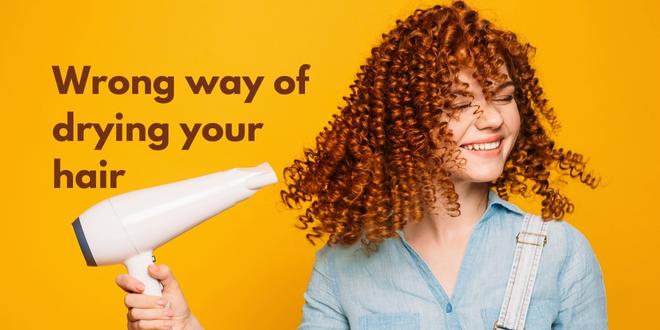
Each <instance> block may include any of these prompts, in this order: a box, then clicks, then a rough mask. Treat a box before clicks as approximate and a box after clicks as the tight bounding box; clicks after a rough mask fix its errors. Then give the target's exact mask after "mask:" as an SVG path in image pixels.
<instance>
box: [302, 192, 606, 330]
mask: <svg viewBox="0 0 660 330" xmlns="http://www.w3.org/2000/svg"><path fill="white" fill-rule="evenodd" d="M523 215H524V213H523V211H522V210H521V209H520V208H518V207H517V206H515V205H514V204H512V203H509V202H508V201H505V200H503V199H501V198H500V197H499V196H497V194H496V193H495V192H494V191H492V190H491V191H490V192H489V194H488V206H487V208H486V211H485V212H484V214H483V216H482V217H481V219H480V220H479V222H478V223H477V225H476V226H475V227H474V229H473V232H472V234H471V236H470V239H469V241H468V245H467V248H466V250H465V255H464V257H463V260H462V263H461V267H460V270H459V274H458V278H457V280H456V285H455V289H454V292H453V294H452V296H451V297H448V296H447V294H446V293H445V291H444V289H443V288H442V286H441V285H440V283H439V282H438V280H437V279H436V278H435V276H434V275H433V273H432V272H431V270H430V268H429V267H428V265H427V264H426V263H425V262H424V260H423V259H422V258H421V257H420V256H419V254H418V253H417V252H416V251H415V250H414V249H413V248H412V246H411V245H409V244H408V243H407V241H406V240H405V236H404V235H403V231H398V233H399V236H400V237H401V238H402V239H398V238H389V239H386V240H385V241H383V242H382V243H381V245H380V247H379V249H378V251H377V252H376V253H374V254H372V255H371V256H369V257H367V256H366V255H365V254H364V252H363V250H362V247H361V245H360V243H359V242H358V243H355V244H353V245H351V246H339V245H335V246H332V247H331V246H329V245H327V244H326V245H325V246H324V247H323V248H321V249H320V250H318V251H317V252H316V261H315V263H314V269H313V271H312V275H311V279H310V280H309V284H308V287H307V291H306V292H305V294H304V298H305V304H304V306H303V319H302V324H301V325H300V327H299V329H305V330H307V329H397V330H408V329H467V330H471V329H492V328H493V324H494V323H495V321H496V319H497V318H498V316H499V311H500V307H501V305H502V299H503V297H504V291H505V289H506V286H507V280H508V278H509V272H510V270H511V265H512V263H513V256H514V250H515V247H516V243H515V242H516V241H515V237H516V234H518V232H519V231H520V226H521V225H522V219H523ZM547 235H548V242H547V245H546V246H545V247H544V248H543V254H542V256H541V263H540V265H539V269H538V275H537V278H536V282H535V285H534V291H533V293H532V297H531V301H530V304H529V310H528V313H527V321H526V323H525V329H528V330H537V329H581V330H582V329H607V308H606V299H605V285H604V282H603V275H602V271H601V268H600V264H599V263H598V260H597V259H596V256H595V255H594V253H593V250H592V249H591V246H590V244H589V241H588V240H587V239H586V238H585V237H584V235H583V234H582V233H581V232H580V231H578V230H577V229H576V228H575V227H573V226H572V225H571V224H569V223H567V222H565V221H552V222H550V223H549V224H548V229H547Z"/></svg>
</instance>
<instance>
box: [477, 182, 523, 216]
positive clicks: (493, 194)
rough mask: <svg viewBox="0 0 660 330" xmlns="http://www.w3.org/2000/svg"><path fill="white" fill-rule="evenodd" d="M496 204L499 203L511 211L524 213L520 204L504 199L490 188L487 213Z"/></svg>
mask: <svg viewBox="0 0 660 330" xmlns="http://www.w3.org/2000/svg"><path fill="white" fill-rule="evenodd" d="M494 204H498V205H500V206H502V207H504V208H505V209H507V210H509V211H511V212H514V213H517V214H519V215H523V211H522V210H521V209H520V208H519V207H518V206H516V205H515V204H513V203H511V202H509V201H506V200H504V199H502V198H501V197H500V196H498V195H497V193H496V192H495V191H493V190H492V189H491V190H488V206H487V207H486V213H488V211H489V210H490V208H491V207H492V206H493V205H494ZM484 218H485V217H484Z"/></svg>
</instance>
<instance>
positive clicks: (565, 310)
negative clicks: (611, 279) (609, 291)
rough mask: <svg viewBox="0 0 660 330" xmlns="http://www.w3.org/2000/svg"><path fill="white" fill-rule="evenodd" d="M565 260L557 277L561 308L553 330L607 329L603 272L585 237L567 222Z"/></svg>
mask: <svg viewBox="0 0 660 330" xmlns="http://www.w3.org/2000/svg"><path fill="white" fill-rule="evenodd" d="M566 228H567V236H566V237H567V244H568V253H569V255H568V258H567V260H566V262H565V264H564V266H563V268H562V271H561V273H560V274H559V289H560V294H561V307H560V309H559V316H558V317H557V319H556V320H555V322H554V323H553V324H552V328H553V329H607V328H608V325H607V303H606V298H605V283H604V281H603V272H602V270H601V268H600V264H599V263H598V259H597V258H596V255H595V254H594V252H593V250H592V248H591V245H590V244H589V241H588V240H587V238H586V237H585V236H584V235H583V234H582V233H581V232H580V231H578V230H577V229H576V228H575V227H573V226H572V225H570V224H568V223H566Z"/></svg>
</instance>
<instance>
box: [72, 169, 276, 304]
mask: <svg viewBox="0 0 660 330" xmlns="http://www.w3.org/2000/svg"><path fill="white" fill-rule="evenodd" d="M276 182H277V176H276V175H275V172H274V171H273V169H272V168H271V167H270V165H269V164H268V163H262V164H260V165H258V166H255V167H250V168H234V169H231V170H227V171H221V172H216V173H212V174H208V175H205V176H200V177H196V178H192V179H187V180H183V181H179V182H174V183H170V184H165V185H162V186H157V187H152V188H146V189H141V190H136V191H131V192H128V193H124V194H121V195H117V196H114V197H111V198H108V199H106V200H103V201H101V202H100V203H98V204H96V205H94V206H92V207H91V208H89V209H88V210H87V211H85V212H84V213H83V214H81V215H80V216H79V217H78V218H77V219H76V220H75V221H74V222H73V229H74V231H75V233H76V237H77V239H78V244H79V245H80V249H81V250H82V253H83V256H84V257H85V261H86V262H87V265H88V266H97V265H112V264H118V263H123V264H124V265H126V268H128V273H129V274H130V275H131V276H133V277H135V278H137V279H138V280H140V281H141V282H142V283H144V286H145V290H144V292H143V293H144V294H147V295H152V296H161V295H162V284H161V283H160V282H159V281H158V280H156V279H154V278H152V277H151V276H149V274H148V272H147V267H148V266H149V265H150V264H152V263H153V262H154V261H155V258H154V257H153V254H152V252H153V250H154V249H155V248H157V247H159V246H161V245H163V244H164V243H166V242H168V241H169V240H171V239H172V238H174V237H177V236H178V235H180V234H182V233H184V232H185V231H187V230H189V229H190V228H192V227H194V226H196V225H198V224H200V223H201V222H203V221H204V220H207V219H209V218H211V217H212V216H214V215H216V214H218V213H220V212H222V211H223V210H225V209H227V208H229V207H231V206H233V205H234V204H236V203H238V202H240V201H242V200H244V199H246V198H248V197H250V196H252V195H253V194H254V193H255V192H256V191H257V190H258V189H259V188H261V187H263V186H267V185H270V184H273V183H276Z"/></svg>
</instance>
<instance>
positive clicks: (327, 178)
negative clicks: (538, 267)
mask: <svg viewBox="0 0 660 330" xmlns="http://www.w3.org/2000/svg"><path fill="white" fill-rule="evenodd" d="M534 53H535V48H534V47H533V46H531V45H530V44H528V43H524V44H523V43H521V42H519V41H518V40H517V36H516V35H515V34H514V33H512V32H509V31H503V30H500V29H497V28H495V27H494V26H493V25H492V24H491V23H490V22H489V21H488V20H485V19H482V18H480V17H479V15H478V13H477V12H476V11H475V10H473V9H471V8H470V7H468V6H467V5H466V4H465V3H464V2H463V1H454V2H453V3H452V4H451V5H450V6H441V5H436V6H434V7H432V8H429V9H425V10H422V9H417V10H415V11H414V13H413V14H412V15H411V16H409V17H408V18H407V19H406V20H404V21H401V20H397V21H396V27H395V28H394V29H393V30H392V31H390V32H389V33H387V34H383V40H382V43H381V44H380V45H379V46H377V47H374V48H372V49H371V56H369V57H368V58H367V63H366V65H362V66H360V72H358V73H357V79H356V80H355V81H354V83H353V84H351V86H350V89H351V93H350V96H348V97H344V98H343V100H344V101H345V102H346V104H345V106H343V107H340V110H341V112H340V113H339V114H334V115H333V119H332V120H331V121H329V122H328V123H329V124H330V128H328V127H324V128H323V131H322V132H320V134H319V135H318V136H317V137H316V148H315V149H309V148H304V158H303V159H296V160H295V161H294V162H293V164H292V165H290V166H288V167H286V168H285V169H284V171H283V174H284V175H283V177H284V178H285V184H286V187H287V188H286V190H282V191H281V198H282V201H283V202H284V203H285V204H286V205H287V206H288V207H289V208H296V209H300V208H302V207H303V205H306V210H305V213H304V214H302V215H299V217H298V220H299V222H300V225H297V226H296V227H298V228H300V229H303V230H307V229H308V228H309V227H310V226H311V232H307V234H306V237H307V239H308V240H309V241H310V242H311V243H312V244H314V240H313V238H319V239H320V238H321V237H322V236H323V235H324V234H327V235H328V244H331V245H332V244H343V245H350V244H353V243H355V242H356V241H357V240H358V239H360V241H361V242H362V244H363V246H364V247H365V248H366V250H367V251H368V252H373V251H375V250H376V249H377V246H378V244H379V243H380V242H382V241H383V240H384V239H386V238H389V237H396V236H397V235H396V230H399V229H402V228H403V226H404V225H405V224H406V223H407V222H408V221H415V222H418V221H421V219H422V217H423V213H424V212H425V211H427V210H430V209H432V208H433V205H434V202H435V201H436V190H438V191H439V192H440V196H441V198H443V201H444V205H445V207H444V208H445V210H446V212H447V213H448V214H449V215H450V216H452V217H455V216H458V215H459V214H460V209H459V206H460V205H459V203H458V195H457V193H456V191H455V190H454V185H453V183H452V181H450V170H451V169H452V168H460V167H461V166H462V164H464V163H465V159H463V158H459V157H458V156H459V153H460V150H459V149H458V146H457V145H456V143H455V142H454V141H453V140H452V135H451V131H450V130H449V129H448V126H447V121H446V120H445V119H444V118H446V117H444V118H441V117H442V115H443V113H444V114H445V115H447V114H450V117H451V116H453V114H455V112H456V109H454V108H452V106H451V102H452V100H453V99H454V98H455V96H452V94H451V93H450V92H449V90H450V88H451V87H453V85H454V84H455V83H458V84H461V83H460V81H459V80H458V79H457V73H458V71H460V70H461V69H462V68H467V67H469V68H473V69H474V72H475V79H476V80H477V81H478V82H479V83H480V85H481V86H486V87H484V93H485V94H490V88H488V86H493V83H492V82H491V81H496V82H501V81H503V79H504V78H506V75H504V74H500V73H498V68H500V67H501V66H502V65H506V67H507V69H508V72H509V77H510V78H511V80H513V82H514V84H515V94H514V99H515V101H516V103H517V105H518V110H519V112H520V118H521V125H520V133H519V136H518V138H517V140H516V143H515V145H514V147H513V150H512V151H511V153H510V155H509V158H508V159H507V161H506V163H505V165H504V170H503V172H502V174H501V176H500V177H499V178H498V179H497V180H495V181H493V182H491V187H493V186H494V187H495V190H496V192H497V194H498V195H499V196H500V197H501V198H503V199H505V200H508V198H509V194H520V195H522V196H524V197H530V196H532V195H533V194H536V195H540V196H543V201H542V203H541V204H542V208H541V215H542V217H543V219H544V220H546V221H547V220H550V219H561V218H562V217H563V216H564V215H565V213H571V212H573V209H574V206H573V204H572V203H571V202H570V201H569V200H568V199H567V198H566V197H565V196H563V195H562V194H561V193H560V192H559V190H558V189H556V188H554V187H553V184H552V183H554V182H551V181H550V180H549V178H550V172H551V171H556V172H557V173H559V174H560V175H561V176H562V177H565V176H566V175H569V176H570V177H572V178H575V179H578V180H579V181H580V182H582V183H584V184H586V185H588V186H590V187H592V188H595V187H596V186H597V185H598V182H599V181H600V179H596V178H595V177H593V176H592V175H591V174H586V173H585V164H586V161H585V160H584V157H583V156H582V155H581V154H578V153H575V152H572V151H569V150H564V149H563V148H557V147H556V146H555V142H554V141H553V140H552V139H551V138H550V136H549V133H548V132H550V133H556V131H557V130H558V129H559V128H560V125H559V123H558V121H557V118H556V116H555V113H554V111H553V108H551V107H549V106H548V105H547V103H548V102H547V100H546V99H545V98H544V96H543V90H542V89H541V87H540V86H539V80H538V78H537V77H536V76H535V70H534V69H533V68H532V66H531V65H530V59H531V58H532V57H533V55H534ZM463 85H465V84H463ZM433 129H435V130H436V131H437V132H438V134H433V133H432V130H433ZM530 185H531V188H530Z"/></svg>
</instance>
